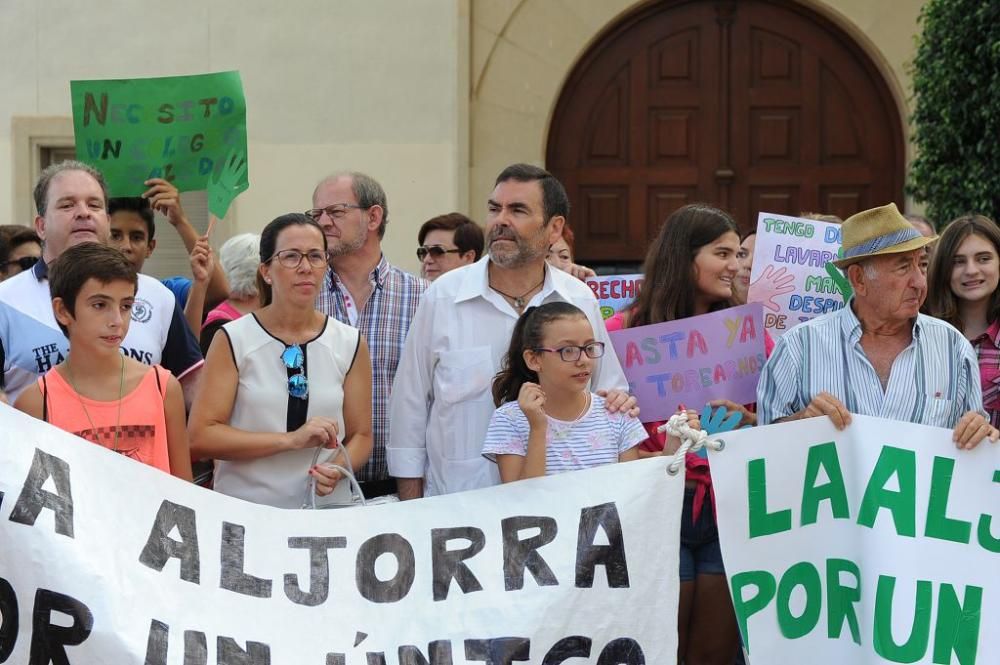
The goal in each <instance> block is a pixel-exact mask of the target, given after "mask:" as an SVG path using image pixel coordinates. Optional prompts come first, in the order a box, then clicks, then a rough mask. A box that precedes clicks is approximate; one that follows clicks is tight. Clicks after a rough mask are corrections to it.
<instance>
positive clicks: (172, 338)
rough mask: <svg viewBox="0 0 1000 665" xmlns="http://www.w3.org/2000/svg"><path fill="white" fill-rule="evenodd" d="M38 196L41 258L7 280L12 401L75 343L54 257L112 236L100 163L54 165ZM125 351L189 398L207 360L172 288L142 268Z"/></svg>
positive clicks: (4, 332)
mask: <svg viewBox="0 0 1000 665" xmlns="http://www.w3.org/2000/svg"><path fill="white" fill-rule="evenodd" d="M34 195H35V206H36V208H37V209H38V216H36V217H35V230H36V232H37V233H38V235H39V237H41V238H42V241H43V247H42V260H41V261H39V262H38V263H36V264H35V266H34V267H33V268H32V269H31V270H25V271H24V272H22V273H20V274H18V275H15V276H14V277H11V278H10V279H8V280H5V281H4V282H2V283H0V364H2V366H3V374H2V375H0V389H2V390H5V391H6V392H7V395H8V397H9V399H10V401H11V402H13V401H14V400H15V399H16V398H17V396H18V395H19V394H20V392H21V391H22V390H23V389H24V388H25V387H27V386H28V385H29V384H30V383H31V382H32V381H34V380H35V379H36V378H37V377H38V376H39V375H40V374H44V373H45V372H47V371H48V370H49V369H51V368H52V367H53V366H54V365H56V364H58V363H59V362H61V361H62V360H63V358H64V357H65V355H66V350H67V349H68V347H69V343H68V341H67V340H66V337H65V336H64V335H63V333H62V331H61V330H59V327H58V325H57V324H56V320H55V316H54V315H53V313H52V301H51V297H50V296H49V280H48V264H49V263H51V262H52V261H54V260H55V259H56V258H57V257H59V255H60V254H62V252H63V251H64V250H66V249H67V248H69V247H72V246H73V245H77V244H80V243H84V242H101V243H107V242H108V240H109V238H110V234H111V230H110V224H109V222H108V213H107V201H108V197H107V187H106V185H105V183H104V178H103V176H102V175H101V174H100V172H99V171H97V170H96V169H94V168H92V167H90V166H88V165H86V164H83V163H81V162H76V161H65V162H61V163H59V164H54V165H52V166H50V167H48V168H47V169H45V170H44V171H43V172H42V174H41V176H39V179H38V183H37V184H36V185H35V192H34ZM122 353H125V354H127V355H129V356H130V357H132V358H135V359H136V360H139V361H141V362H144V363H147V364H150V365H154V364H159V365H162V366H163V367H165V368H167V369H168V370H170V371H171V372H172V373H173V374H174V375H175V376H176V377H177V378H178V379H179V380H180V381H181V386H182V387H184V392H185V396H186V397H187V398H188V399H189V400H190V393H191V391H192V389H193V388H192V386H193V383H194V379H195V377H196V375H197V373H198V372H197V370H198V369H199V368H200V367H201V365H202V362H203V361H202V358H201V352H200V350H199V348H198V341H197V340H196V339H195V337H194V335H193V334H192V333H191V330H190V329H189V328H188V326H187V323H185V321H184V315H183V313H182V312H181V311H180V309H179V308H178V307H177V303H176V301H175V299H174V295H173V293H171V292H170V290H169V289H168V288H167V287H165V286H164V285H163V284H161V283H160V282H159V281H157V280H156V279H154V278H152V277H148V276H146V275H139V287H138V291H137V293H136V299H135V306H134V307H133V309H132V324H131V326H129V331H128V335H127V336H126V337H125V339H124V340H122Z"/></svg>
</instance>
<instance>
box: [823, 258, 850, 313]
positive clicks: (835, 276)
mask: <svg viewBox="0 0 1000 665" xmlns="http://www.w3.org/2000/svg"><path fill="white" fill-rule="evenodd" d="M837 258H838V259H842V258H844V248H843V247H841V248H840V249H839V250H837ZM826 274H827V275H829V276H830V279H832V280H833V285H834V286H835V287H836V288H837V290H838V291H840V293H841V295H843V296H844V302H847V301H848V300H850V299H851V296H852V295H854V289H852V288H851V283H850V282H849V281H847V277H845V276H844V273H843V272H841V271H840V268H838V267H837V266H835V265H833V264H832V263H827V264H826Z"/></svg>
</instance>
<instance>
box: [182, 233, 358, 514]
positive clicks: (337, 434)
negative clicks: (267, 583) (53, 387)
mask: <svg viewBox="0 0 1000 665" xmlns="http://www.w3.org/2000/svg"><path fill="white" fill-rule="evenodd" d="M260 256H261V264H260V274H259V275H258V285H259V287H260V289H259V290H260V295H261V302H262V304H263V305H264V306H263V307H262V308H261V309H259V310H257V312H255V313H254V314H253V315H251V316H244V317H242V318H240V319H237V320H236V321H232V322H230V323H227V324H226V325H224V326H223V327H222V334H217V335H216V336H215V338H214V339H213V340H212V344H211V346H210V347H209V350H208V355H207V357H206V358H205V370H204V371H203V372H202V386H201V391H200V393H199V396H198V399H197V400H195V403H194V406H193V408H192V410H191V417H190V420H189V429H190V438H191V451H192V454H194V455H195V456H197V457H200V458H210V459H214V460H216V462H215V489H216V490H217V491H219V492H222V493H224V494H229V495H231V496H236V497H239V498H241V499H245V500H247V501H253V502H254V503H263V504H267V505H271V506H276V507H279V508H299V507H301V506H302V501H303V496H304V492H305V490H306V489H307V488H308V486H309V483H310V480H312V479H315V480H316V493H317V494H319V495H320V496H326V495H328V494H330V493H331V492H333V490H334V488H335V487H336V485H337V482H338V480H340V478H341V476H340V473H339V472H338V471H337V470H335V469H333V468H331V467H329V466H325V465H324V463H325V462H331V463H333V462H336V463H337V464H340V465H344V462H345V460H343V455H340V456H339V457H338V456H337V453H336V450H335V448H336V441H337V440H339V441H341V442H342V443H343V444H344V446H345V447H346V449H347V452H348V454H349V455H350V461H351V464H352V465H353V467H354V469H359V468H361V466H363V465H364V464H365V462H367V461H368V457H369V456H370V455H371V450H372V427H371V420H372V419H371V391H372V381H371V376H372V371H371V360H370V358H369V355H368V346H367V344H366V343H365V340H364V338H363V337H361V335H360V333H358V331H357V330H356V329H354V328H352V327H350V326H347V325H345V324H343V323H340V322H339V321H337V320H336V319H333V318H330V317H327V316H325V315H324V314H322V313H321V312H318V311H316V309H315V307H314V306H313V304H314V302H315V300H316V296H317V294H318V293H319V289H320V288H322V286H323V279H324V276H325V274H326V269H327V255H326V236H325V235H324V234H323V231H322V229H321V228H320V227H319V225H318V224H316V222H314V221H313V220H312V219H310V218H309V217H307V216H306V215H302V214H288V215H282V216H281V217H278V218H277V219H275V220H274V221H273V222H271V223H270V224H268V225H267V227H265V228H264V231H263V233H261V239H260ZM330 446H333V447H334V450H329V451H322V453H321V455H320V463H319V464H318V465H317V466H315V467H312V468H310V465H311V463H312V459H313V455H314V453H315V452H316V448H317V447H330ZM343 482H344V483H346V482H347V481H346V480H344V481H343Z"/></svg>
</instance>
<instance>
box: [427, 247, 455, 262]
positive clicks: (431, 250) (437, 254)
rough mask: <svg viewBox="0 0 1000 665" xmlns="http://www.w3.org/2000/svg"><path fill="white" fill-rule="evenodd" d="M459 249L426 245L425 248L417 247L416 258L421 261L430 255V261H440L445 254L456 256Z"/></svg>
mask: <svg viewBox="0 0 1000 665" xmlns="http://www.w3.org/2000/svg"><path fill="white" fill-rule="evenodd" d="M461 251H462V250H460V249H457V248H456V249H445V248H444V247H442V246H441V245H427V246H425V247H417V258H418V259H420V260H421V261H423V260H424V259H425V258H427V255H428V254H430V256H431V258H432V259H440V258H441V257H442V256H444V255H445V254H456V253H459V252H461Z"/></svg>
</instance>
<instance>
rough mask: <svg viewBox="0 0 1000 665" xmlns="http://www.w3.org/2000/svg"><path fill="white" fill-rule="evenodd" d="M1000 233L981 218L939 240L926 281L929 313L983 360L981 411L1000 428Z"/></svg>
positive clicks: (962, 222) (958, 224)
mask: <svg viewBox="0 0 1000 665" xmlns="http://www.w3.org/2000/svg"><path fill="white" fill-rule="evenodd" d="M998 284H1000V228H997V225H996V223H995V222H993V221H992V220H990V219H988V218H986V217H983V216H982V215H966V216H964V217H959V218H958V219H956V220H954V221H953V222H952V223H951V224H949V225H948V227H947V228H946V229H945V230H944V232H943V233H942V234H941V239H940V240H938V242H937V247H936V249H935V250H934V255H933V258H932V259H931V264H930V271H929V273H928V275H927V305H926V307H927V311H928V313H929V314H930V315H931V316H935V317H937V318H939V319H943V320H945V321H947V322H948V323H950V324H951V325H953V326H955V327H956V328H958V329H959V330H960V331H962V334H964V335H965V337H966V338H967V339H968V340H969V341H970V342H972V347H973V348H974V349H975V350H976V356H977V357H978V358H979V377H980V381H981V384H982V387H983V406H984V407H985V408H986V413H987V414H989V417H990V424H991V425H993V426H994V427H997V426H1000V290H998V289H997V286H998Z"/></svg>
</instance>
